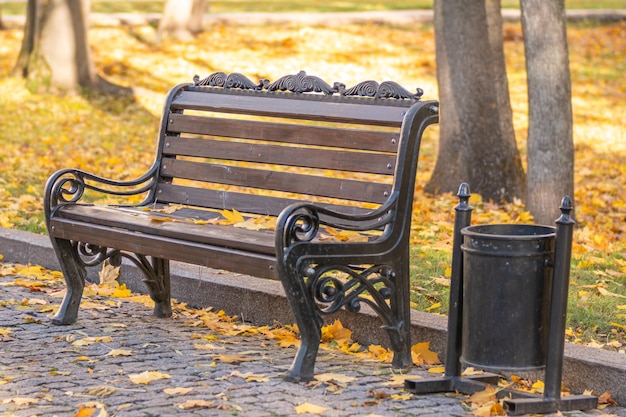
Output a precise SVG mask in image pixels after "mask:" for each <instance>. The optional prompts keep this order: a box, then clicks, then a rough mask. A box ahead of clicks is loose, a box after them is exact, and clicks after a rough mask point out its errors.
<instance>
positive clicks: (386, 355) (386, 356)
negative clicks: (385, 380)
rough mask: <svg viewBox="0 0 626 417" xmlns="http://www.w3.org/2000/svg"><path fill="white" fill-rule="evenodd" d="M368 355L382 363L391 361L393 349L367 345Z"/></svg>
mask: <svg viewBox="0 0 626 417" xmlns="http://www.w3.org/2000/svg"><path fill="white" fill-rule="evenodd" d="M367 349H368V354H369V357H370V358H372V359H375V360H377V361H380V362H383V363H391V361H392V360H393V351H392V350H391V349H387V348H384V347H382V346H380V345H369V346H368V348H367Z"/></svg>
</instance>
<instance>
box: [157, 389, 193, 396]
mask: <svg viewBox="0 0 626 417" xmlns="http://www.w3.org/2000/svg"><path fill="white" fill-rule="evenodd" d="M191 391H193V388H183V387H178V388H165V389H164V390H163V392H164V393H166V394H167V395H187V394H189V393H190V392H191Z"/></svg>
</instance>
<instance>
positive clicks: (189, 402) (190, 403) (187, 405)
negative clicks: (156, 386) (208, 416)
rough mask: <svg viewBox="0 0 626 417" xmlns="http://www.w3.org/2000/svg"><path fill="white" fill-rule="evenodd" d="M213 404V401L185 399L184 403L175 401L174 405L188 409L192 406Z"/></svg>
mask: <svg viewBox="0 0 626 417" xmlns="http://www.w3.org/2000/svg"><path fill="white" fill-rule="evenodd" d="M214 404H215V401H205V400H187V401H185V402H184V403H175V404H174V406H175V407H178V408H182V409H183V410H190V409H192V408H211V407H213V405H214Z"/></svg>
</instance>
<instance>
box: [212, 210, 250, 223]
mask: <svg viewBox="0 0 626 417" xmlns="http://www.w3.org/2000/svg"><path fill="white" fill-rule="evenodd" d="M218 211H219V213H220V214H221V215H222V217H224V219H223V220H220V222H219V223H220V224H224V225H227V224H236V223H243V222H244V221H246V219H244V218H243V216H242V215H241V213H240V212H238V211H237V210H235V209H233V210H218Z"/></svg>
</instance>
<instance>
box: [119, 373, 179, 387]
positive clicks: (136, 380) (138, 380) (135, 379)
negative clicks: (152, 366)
mask: <svg viewBox="0 0 626 417" xmlns="http://www.w3.org/2000/svg"><path fill="white" fill-rule="evenodd" d="M128 378H129V379H130V380H131V382H132V383H133V384H144V385H147V384H149V383H151V382H154V381H157V380H159V379H170V378H171V376H169V375H168V374H165V373H162V372H158V371H144V372H142V373H139V374H128Z"/></svg>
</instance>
